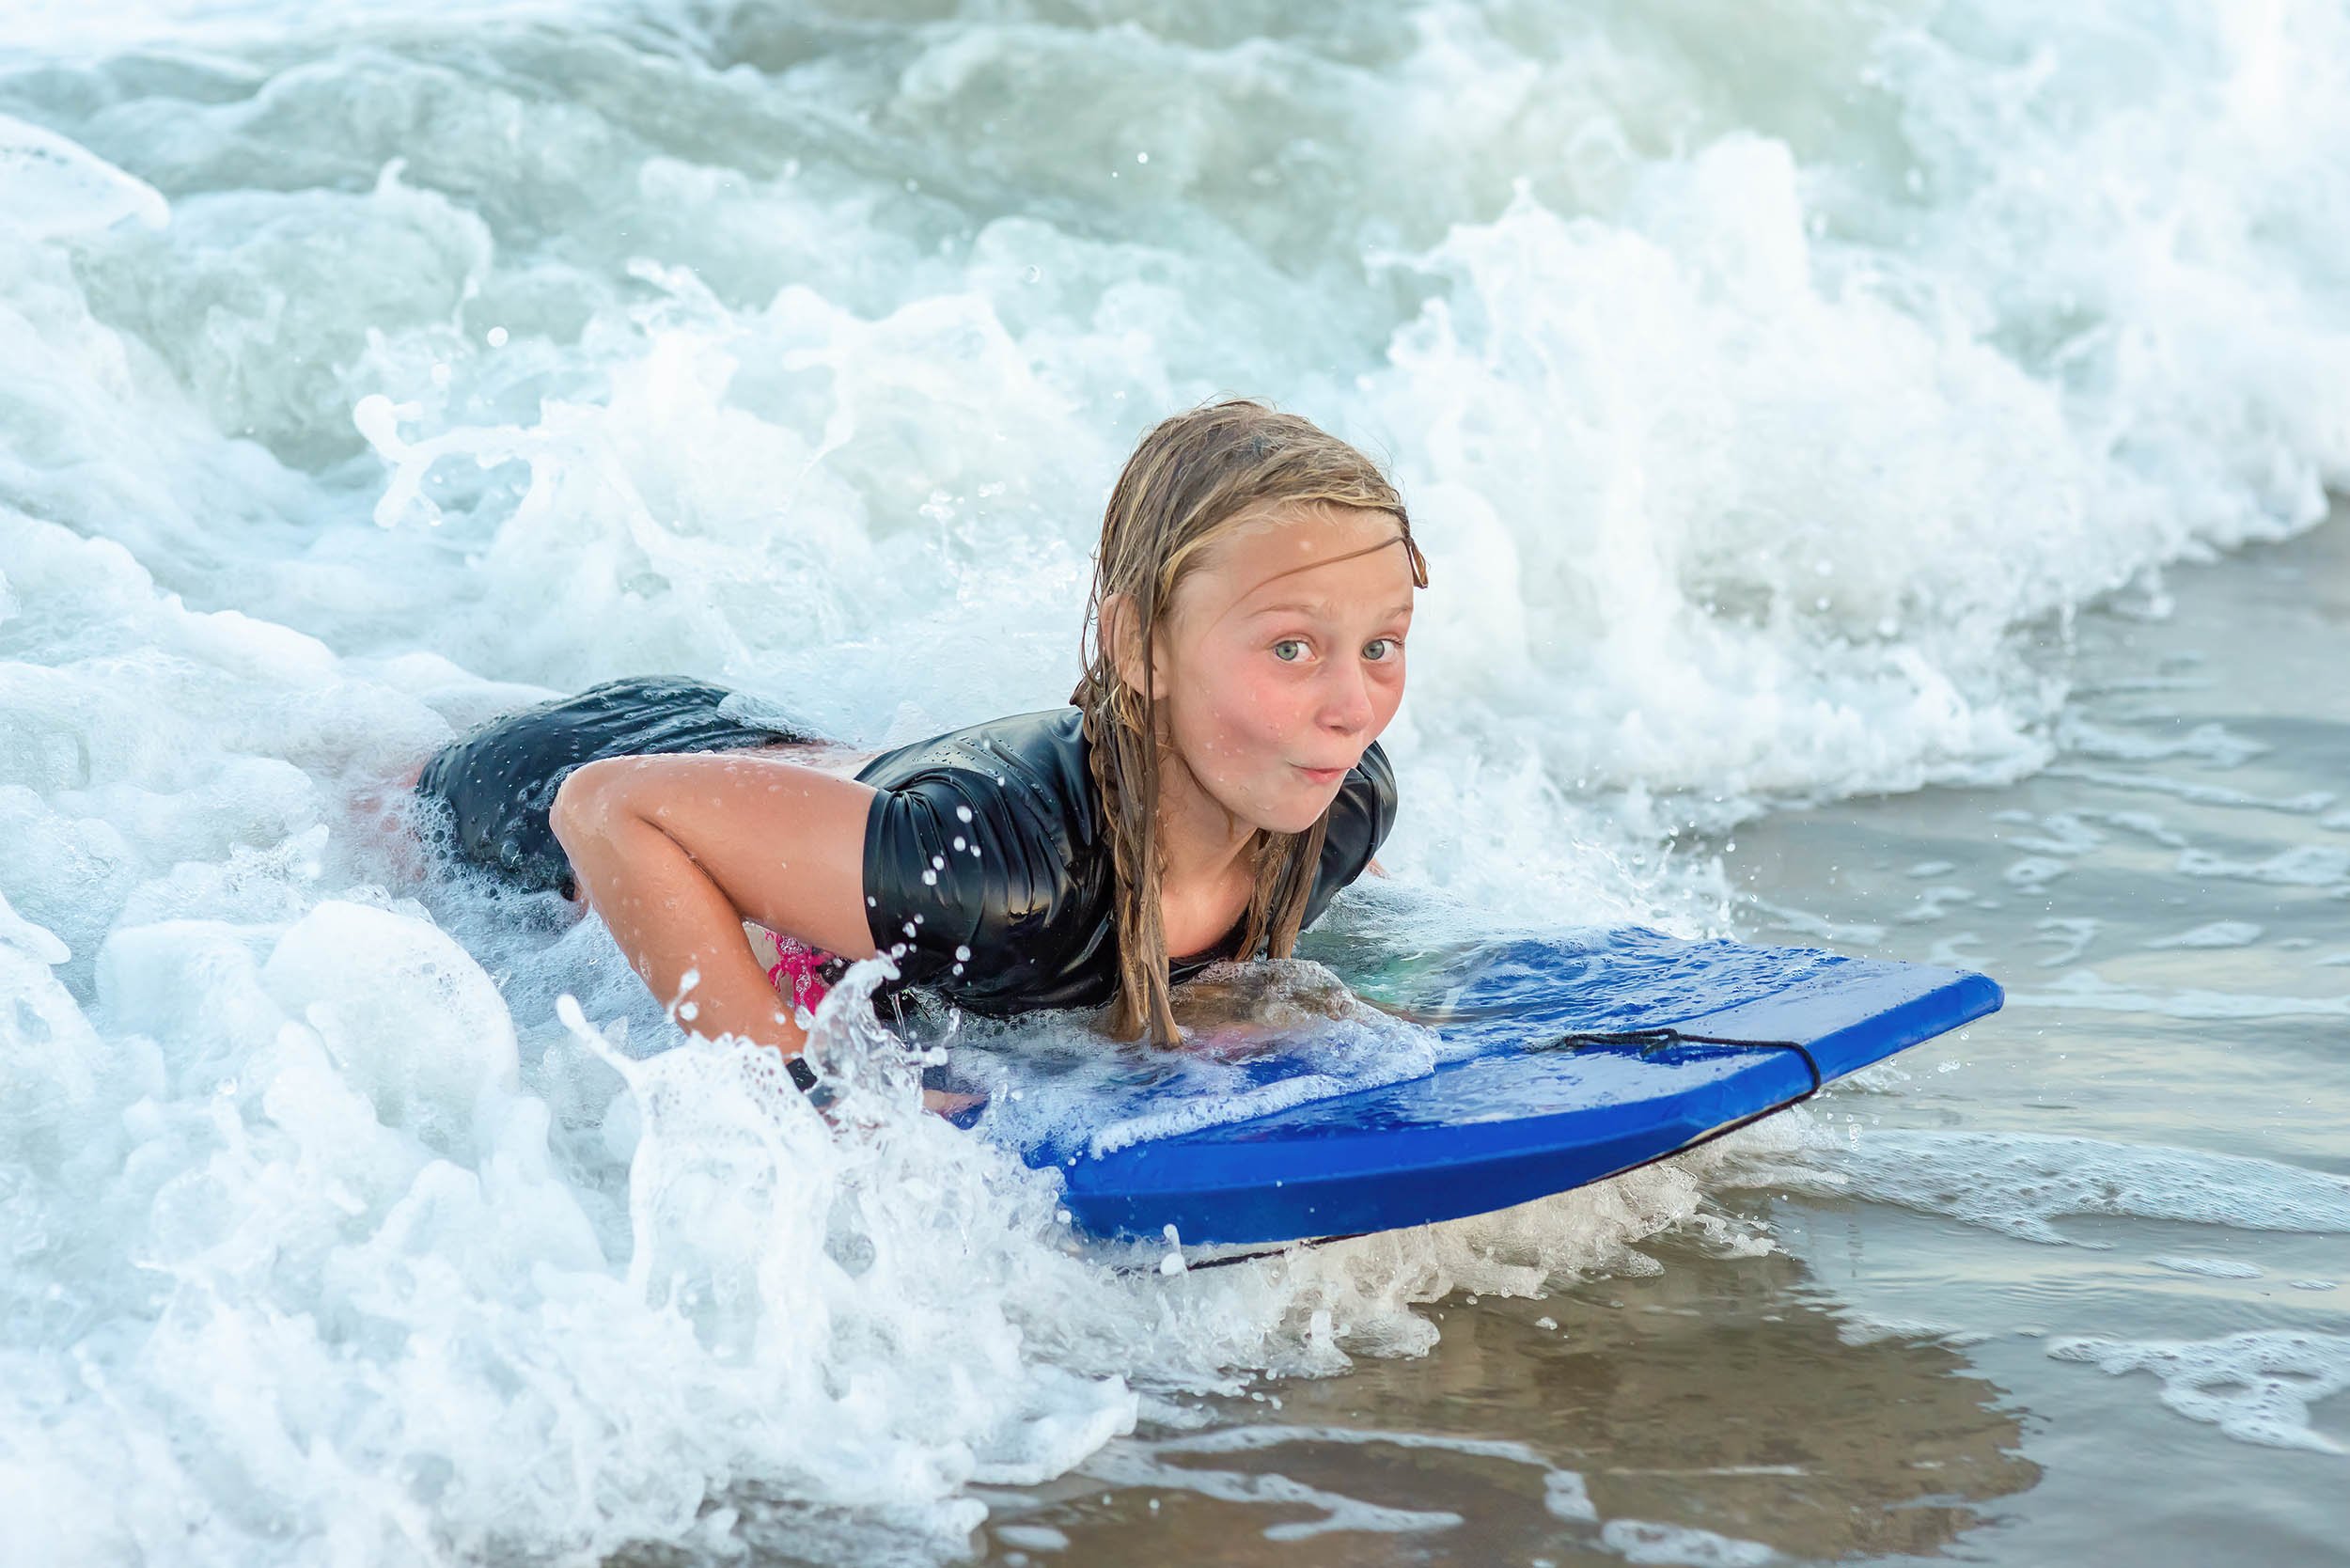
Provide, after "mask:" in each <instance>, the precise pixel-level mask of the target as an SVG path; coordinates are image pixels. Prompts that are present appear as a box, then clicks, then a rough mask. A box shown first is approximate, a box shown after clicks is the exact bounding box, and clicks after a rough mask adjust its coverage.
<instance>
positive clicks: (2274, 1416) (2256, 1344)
mask: <svg viewBox="0 0 2350 1568" xmlns="http://www.w3.org/2000/svg"><path fill="white" fill-rule="evenodd" d="M2048 1354H2049V1355H2050V1356H2055V1357H2056V1358H2057V1359H2058V1360H2060V1361H2086V1362H2088V1363H2089V1364H2090V1365H2092V1366H2094V1367H2097V1368H2100V1369H2101V1370H2103V1371H2105V1372H2108V1373H2111V1374H2112V1375H2114V1376H2116V1377H2120V1376H2123V1375H2124V1374H2126V1373H2129V1372H2152V1373H2154V1376H2156V1377H2157V1378H2160V1379H2161V1380H2162V1403H2164V1404H2166V1405H2168V1406H2170V1408H2171V1409H2173V1410H2175V1411H2177V1412H2178V1413H2179V1414H2180V1415H2182V1416H2185V1417H2186V1418H2187V1419H2189V1420H2195V1421H2204V1422H2208V1423H2209V1424H2211V1425H2213V1426H2216V1427H2217V1428H2218V1429H2219V1430H2220V1431H2221V1432H2223V1433H2225V1434H2226V1435H2228V1436H2231V1437H2233V1438H2235V1439H2236V1440H2237V1441H2238V1442H2244V1443H2258V1444H2261V1445H2262V1446H2264V1447H2266V1448H2277V1449H2311V1450H2316V1451H2317V1452H2319V1453H2344V1452H2350V1448H2345V1447H2344V1446H2343V1444H2342V1441H2341V1439H2339V1438H2336V1437H2334V1436H2332V1435H2328V1434H2326V1433H2325V1432H2321V1431H2319V1430H2318V1429H2317V1428H2316V1427H2314V1426H2313V1425H2311V1421H2310V1406H2311V1405H2313V1404H2315V1403H2318V1402H2319V1401H2321V1400H2324V1399H2326V1398H2327V1397H2329V1396H2331V1395H2334V1394H2338V1393H2340V1392H2342V1390H2343V1389H2344V1388H2350V1338H2346V1337H2344V1336H2342V1335H2339V1334H2316V1333H2303V1332H2297V1331H2295V1330H2291V1329H2280V1328H2268V1329H2256V1330H2253V1331H2251V1332H2248V1333H2243V1334H2230V1335H2227V1336H2225V1337H2224V1338H2221V1339H2217V1340H2186V1341H2166V1340H2098V1339H2071V1340H2057V1341H2052V1342H2051V1343H2050V1344H2049V1346H2048Z"/></svg>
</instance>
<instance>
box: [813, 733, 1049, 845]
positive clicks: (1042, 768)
mask: <svg viewBox="0 0 2350 1568" xmlns="http://www.w3.org/2000/svg"><path fill="white" fill-rule="evenodd" d="M1084 717H1085V715H1084V713H1082V711H1081V710H1079V709H1077V708H1074V707H1065V708H1046V709H1042V710H1040V711H1039V712H1036V713H1013V714H1011V715H1009V716H1008V717H1004V718H997V719H989V720H987V721H985V722H984V723H981V724H974V725H968V726H966V727H964V729H950V730H948V732H947V733H945V734H943V735H933V736H932V737H930V738H929V739H928V740H922V741H916V742H914V743H913V744H911V745H901V746H899V747H898V748H897V749H895V750H893V751H885V752H883V753H882V754H881V755H879V756H877V757H875V758H874V759H873V760H870V761H869V762H867V763H866V764H865V765H864V766H863V767H862V768H860V769H858V770H857V775H856V776H857V779H858V781H859V782H860V783H864V784H870V785H871V786H872V787H873V788H874V789H876V790H880V791H883V792H901V791H905V790H908V789H915V788H919V787H921V786H924V785H926V784H928V785H932V786H941V787H943V790H942V791H938V792H943V793H945V794H948V795H955V796H962V797H965V798H964V799H962V800H961V802H960V803H961V804H964V805H974V801H973V799H971V798H969V797H977V796H989V795H1008V796H1010V797H1011V799H1012V800H1013V802H1014V803H1015V804H1016V805H1017V806H1018V807H1019V808H1025V809H1026V810H1027V811H1029V812H1033V813H1035V814H1036V815H1037V816H1038V817H1039V819H1040V820H1041V822H1042V823H1053V824H1058V825H1059V826H1060V827H1061V828H1062V830H1063V831H1064V832H1067V833H1069V834H1070V835H1071V837H1072V839H1073V841H1078V842H1090V841H1091V839H1092V838H1093V832H1092V816H1093V811H1092V799H1093V776H1092V774H1091V772H1090V770H1089V767H1088V765H1087V761H1086V745H1087V743H1086V738H1085V725H1084Z"/></svg>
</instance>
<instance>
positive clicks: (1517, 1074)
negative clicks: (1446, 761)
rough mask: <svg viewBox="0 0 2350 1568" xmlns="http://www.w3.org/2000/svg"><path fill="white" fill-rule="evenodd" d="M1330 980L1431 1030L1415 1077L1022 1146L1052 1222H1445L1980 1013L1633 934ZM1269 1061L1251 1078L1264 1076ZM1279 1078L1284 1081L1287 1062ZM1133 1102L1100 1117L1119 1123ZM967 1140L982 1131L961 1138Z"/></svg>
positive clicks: (1275, 1234)
mask: <svg viewBox="0 0 2350 1568" xmlns="http://www.w3.org/2000/svg"><path fill="white" fill-rule="evenodd" d="M1393 970H1394V971H1395V972H1390V973H1388V974H1387V975H1384V976H1382V975H1374V976H1371V977H1368V978H1363V979H1357V978H1355V977H1353V976H1350V977H1349V980H1350V982H1351V983H1353V984H1354V985H1355V989H1356V990H1357V991H1358V992H1360V993H1361V994H1362V995H1363V996H1366V997H1369V998H1371V999H1373V1000H1375V1001H1380V1002H1385V1003H1387V1004H1388V1005H1389V1006H1393V1007H1399V1008H1403V1009H1408V1010H1410V1011H1412V1012H1413V1013H1416V1014H1417V1015H1418V1016H1420V1017H1422V1018H1425V1019H1428V1020H1431V1021H1433V1024H1434V1027H1435V1028H1436V1030H1437V1033H1438V1034H1439V1035H1440V1036H1441V1038H1442V1040H1443V1043H1444V1051H1443V1053H1442V1055H1441V1056H1440V1058H1439V1059H1438V1060H1437V1062H1436V1065H1435V1067H1434V1071H1433V1072H1430V1073H1427V1074H1424V1075H1421V1076H1418V1077H1413V1078H1410V1079H1407V1080H1405V1081H1403V1082H1400V1083H1389V1084H1386V1085H1384V1086H1382V1087H1377V1088H1371V1089H1366V1090H1359V1091H1355V1092H1348V1093H1340V1094H1336V1095H1334V1096H1331V1097H1327V1098H1321V1099H1314V1100H1309V1101H1308V1102H1306V1103H1304V1104H1300V1105H1292V1106H1290V1107H1288V1108H1286V1109H1282V1110H1278V1111H1275V1112H1273V1113H1271V1114H1268V1115H1263V1116H1258V1117H1254V1118H1252V1119H1249V1120H1246V1121H1225V1122H1222V1123H1221V1124H1215V1125H1208V1126H1201V1127H1198V1128H1196V1129H1195V1130H1192V1131H1187V1132H1182V1133H1177V1134H1174V1135H1171V1136H1168V1137H1158V1138H1152V1139H1149V1140H1146V1141H1141V1142H1135V1143H1130V1144H1128V1145H1126V1146H1124V1147H1121V1148H1118V1149H1115V1150H1112V1151H1109V1152H1090V1151H1089V1149H1087V1148H1086V1147H1085V1146H1084V1144H1083V1143H1082V1142H1072V1141H1069V1140H1068V1138H1067V1137H1066V1135H1064V1137H1063V1138H1062V1139H1060V1140H1058V1141H1045V1142H1041V1143H1037V1144H1034V1145H1031V1146H1027V1147H1023V1148H1021V1149H1020V1151H1019V1152H1020V1153H1021V1155H1022V1157H1023V1158H1024V1159H1026V1161H1027V1162H1028V1163H1029V1164H1030V1165H1031V1166H1038V1167H1042V1166H1048V1165H1049V1166H1053V1167H1057V1168H1058V1169H1059V1170H1060V1172H1061V1175H1062V1178H1063V1180H1064V1182H1065V1183H1066V1188H1067V1196H1066V1200H1065V1201H1066V1204H1067V1207H1068V1209H1069V1211H1070V1214H1071V1216H1072V1218H1073V1222H1074V1223H1075V1224H1076V1225H1077V1226H1078V1227H1080V1228H1081V1229H1083V1230H1085V1231H1089V1232H1090V1233H1092V1234H1094V1235H1096V1236H1100V1237H1105V1238H1133V1239H1151V1240H1158V1239H1160V1238H1163V1237H1164V1236H1165V1234H1166V1227H1167V1226H1170V1225H1171V1226H1173V1227H1174V1228H1175V1231H1176V1234H1177V1235H1178V1237H1180V1239H1181V1240H1182V1242H1183V1244H1184V1245H1185V1246H1186V1247H1189V1246H1192V1245H1199V1246H1211V1247H1212V1246H1223V1245H1237V1244H1265V1243H1277V1242H1287V1241H1294V1240H1308V1239H1314V1238H1322V1237H1331V1236H1342V1235H1355V1234H1359V1233H1362V1232H1365V1231H1387V1230H1395V1229H1398V1228H1401V1227H1405V1226H1413V1225H1425V1224H1430V1223H1433V1222H1434V1221H1438V1220H1447V1219H1457V1218H1460V1217H1462V1216H1463V1215H1475V1214H1483V1213H1486V1212H1489V1211H1491V1210H1495V1209H1501V1208H1507V1207H1509V1206H1511V1205H1512V1204H1516V1203H1523V1202H1526V1201H1528V1200H1532V1199H1536V1198H1542V1197H1544V1196H1547V1195H1549V1194H1552V1193H1557V1192H1563V1191H1565V1190H1567V1189H1568V1188H1571V1187H1576V1186H1581V1185H1583V1184H1586V1183H1590V1182H1596V1181H1599V1180H1601V1179H1602V1178H1604V1177H1607V1176H1613V1175H1616V1174H1618V1173H1619V1172H1622V1171H1625V1170H1629V1169H1632V1168H1635V1167H1637V1166H1641V1165H1646V1164H1648V1163H1650V1162H1651V1161H1653V1160H1657V1159H1661V1158H1663V1157H1664V1156H1666V1155H1668V1154H1670V1153H1673V1152H1676V1151H1679V1150H1683V1149H1686V1148H1689V1147H1690V1146H1692V1145H1694V1144H1698V1143H1701V1142H1703V1141H1705V1140H1706V1139H1707V1138H1710V1137H1716V1135H1718V1134H1721V1133H1723V1132H1727V1131H1729V1130H1730V1129H1731V1128H1733V1127H1737V1126H1740V1125H1743V1124H1744V1123H1746V1122H1748V1121H1754V1120H1755V1119H1756V1118H1758V1117H1761V1116H1765V1115H1768V1114H1769V1113H1771V1112H1773V1111H1776V1110H1780V1109H1783V1108H1785V1107H1786V1106H1788V1105H1793V1104H1794V1102H1796V1101H1798V1100H1801V1099H1803V1098H1805V1097H1806V1096H1808V1095H1810V1093H1812V1092H1813V1091H1814V1090H1816V1089H1818V1088H1819V1087H1820V1085H1821V1084H1823V1083H1825V1082H1828V1081H1831V1080H1833V1079H1835V1078H1839V1077H1841V1076H1843V1075H1844V1074H1848V1073H1851V1072H1854V1071H1856V1070H1857V1069H1859V1068H1862V1067H1866V1066H1868V1065H1869V1064H1870V1063H1872V1062H1875V1061H1880V1060H1882V1059H1884V1058H1887V1057H1888V1056H1891V1055H1892V1054H1893V1053H1894V1052H1896V1051H1899V1050H1902V1049H1903V1048H1904V1047H1906V1046H1910V1045H1914V1044H1917V1043H1919V1042H1920V1041H1923V1040H1929V1039H1932V1038H1933V1037H1934V1036H1935V1035H1938V1034H1941V1033H1943V1032H1944V1031H1946V1030H1949V1029H1953V1028H1956V1027H1959V1026H1960V1025H1962V1024H1966V1023H1967V1022H1969V1021H1970V1020H1972V1019H1976V1018H1980V1017H1982V1015H1983V1014H1985V1013H1988V1012H1991V1011H1995V1010H1996V1009H1998V1006H1999V1004H2000V1001H2001V999H2002V997H2001V993H2000V990H1999V987H1998V984H1997V983H1995V982H1994V981H1993V980H1990V979H1989V978H1988V977H1986V976H1983V975H1979V974H1973V973H1970V972H1968V971H1966V970H1961V969H1942V968H1931V967H1927V966H1924V965H1920V964H1897V963H1890V962H1885V961H1880V960H1871V959H1858V958H1846V957H1843V956H1841V955H1839V954H1835V953H1827V952H1822V951H1819V950H1816V949H1800V948H1757V947H1749V946H1747V945H1745V944H1743V943H1735V942H1721V941H1713V942H1690V941H1684V940H1680V939H1677V938H1673V937H1669V936H1665V935H1663V934H1661V933H1655V932H1652V931H1645V930H1640V929H1637V928H1631V929H1624V930H1619V931H1612V932H1607V933H1601V934H1599V935H1595V936H1590V937H1582V938H1574V939H1560V938H1552V939H1531V938H1529V939H1524V940H1512V941H1507V942H1493V943H1485V944H1481V945H1478V946H1475V947H1473V948H1470V949H1466V950H1465V951H1461V952H1457V953H1454V954H1451V955H1446V956H1439V957H1438V958H1437V959H1436V960H1435V961H1434V962H1433V963H1422V964H1418V965H1413V964H1402V965H1396V966H1393ZM1284 1067H1285V1058H1283V1056H1282V1054H1281V1053H1280V1052H1279V1051H1278V1050H1275V1051H1273V1052H1271V1053H1269V1054H1268V1055H1267V1056H1266V1057H1265V1058H1263V1059H1262V1060H1261V1061H1259V1062H1256V1063H1254V1064H1252V1066H1251V1069H1250V1072H1249V1077H1250V1079H1251V1080H1252V1081H1253V1082H1256V1083H1264V1082H1268V1081H1274V1080H1277V1079H1278V1078H1279V1076H1280V1075H1281V1074H1282V1072H1283V1070H1284ZM1298 1071H1304V1069H1303V1068H1302V1067H1301V1068H1299V1069H1298ZM1172 1091H1173V1090H1152V1089H1151V1088H1149V1087H1145V1088H1143V1089H1142V1090H1139V1091H1138V1094H1137V1095H1136V1096H1132V1097H1130V1099H1129V1103H1128V1104H1126V1105H1122V1106H1118V1107H1111V1108H1112V1109H1115V1110H1122V1111H1126V1112H1131V1111H1132V1110H1134V1109H1135V1108H1136V1101H1137V1100H1139V1101H1144V1102H1147V1101H1148V1100H1149V1099H1150V1097H1151V1096H1152V1094H1153V1093H1154V1092H1156V1093H1161V1094H1162V1102H1161V1103H1160V1104H1159V1105H1156V1106H1155V1107H1153V1108H1158V1109H1165V1108H1167V1106H1166V1105H1165V1104H1164V1101H1163V1094H1164V1093H1165V1092H1172ZM981 1130H982V1132H983V1133H984V1132H985V1131H986V1127H985V1124H984V1123H983V1124H982V1129H981Z"/></svg>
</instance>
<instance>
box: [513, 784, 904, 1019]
mask: <svg viewBox="0 0 2350 1568" xmlns="http://www.w3.org/2000/svg"><path fill="white" fill-rule="evenodd" d="M873 797H874V792H873V790H872V789H871V788H870V787H869V786H867V785H864V784H859V783H857V782H856V781H855V780H854V779H847V778H838V777H835V776H832V775H830V774H825V773H820V772H818V771H816V770H815V769H813V768H808V767H805V766H802V765H801V764H799V763H796V762H790V761H785V760H782V759H780V758H776V757H773V756H762V755H760V754H758V753H755V752H740V751H736V752H715V753H693V754H687V755H682V756H659V757H615V758H609V759H605V760H599V761H593V762H589V763H587V764H586V765H585V766H583V767H581V768H579V769H578V770H576V771H575V772H573V773H572V775H571V776H569V777H567V778H566V779H564V781H563V785H562V788H561V789H560V790H558V791H557V792H556V797H555V809H554V812H553V817H552V821H553V824H554V827H555V836H556V839H558V840H559V841H560V842H561V843H562V845H563V849H564V853H565V854H566V855H569V856H570V857H571V862H572V874H573V875H574V876H575V877H576V878H577V879H578V882H579V886H580V889H581V891H582V893H583V894H584V895H585V896H586V898H587V902H588V904H589V906H590V907H592V908H593V909H594V910H595V912H596V913H597V914H599V915H601V916H603V922H604V924H605V925H606V926H608V927H610V928H611V932H612V936H613V940H614V941H615V942H617V943H618V944H619V949H620V951H622V952H623V953H625V954H627V955H628V961H629V964H630V965H631V966H632V967H633V968H635V971H636V974H637V977H638V978H639V979H641V980H643V981H644V982H645V985H646V987H647V989H649V990H650V991H651V992H652V994H653V995H654V996H657V997H659V998H660V999H661V1000H662V1001H663V1002H665V1003H667V1002H673V1001H675V1000H676V999H677V997H678V996H679V993H680V992H681V991H682V990H683V989H684V979H685V976H686V975H688V974H689V973H690V974H695V975H697V977H698V979H697V981H696V983H695V984H694V986H693V988H692V990H691V991H690V992H688V993H687V994H686V996H685V1003H686V1005H687V1006H690V1008H691V1009H692V1011H691V1013H690V1015H689V1014H688V1013H687V1012H686V1011H685V1009H684V1008H680V1009H679V1011H678V1018H679V1022H680V1023H682V1024H683V1025H684V1026H685V1027H686V1028H687V1029H689V1030H690V1031H691V1032H693V1033H695V1034H697V1035H701V1036H704V1037H705V1038H712V1039H714V1038H716V1037H717V1036H719V1035H721V1034H735V1035H741V1036H744V1037H745V1038H747V1039H749V1040H752V1041H754V1042H756V1043H759V1044H762V1045H771V1046H773V1047H775V1048H776V1050H778V1051H780V1052H781V1053H783V1055H785V1056H787V1057H796V1056H798V1055H799V1054H800V1052H801V1050H802V1049H803V1048H804V1047H805V1046H806V1045H807V1032H806V1031H805V1030H803V1029H802V1028H801V1027H799V1026H798V1025H797V1024H796V1023H794V1022H793V1021H792V1018H791V1008H790V1007H789V1006H788V1005H786V1004H784V1003H783V1002H782V1000H781V999H780V998H779V997H778V996H776V991H775V987H774V986H773V985H771V984H770V983H769V982H768V980H767V975H766V971H765V970H764V969H763V968H761V967H760V964H759V961H758V959H757V958H756V957H755V956H754V955H753V954H752V951H751V946H750V942H749V941H748V939H747V938H746V937H745V936H744V930H743V922H744V921H745V920H752V921H756V922H757V923H759V924H760V925H762V926H766V927H768V928H770V929H771V930H775V931H780V932H783V933H788V934H790V935H792V936H796V937H798V938H799V939H800V940H801V941H803V942H806V943H807V944H808V945H809V946H811V947H816V948H822V949H825V950H827V951H829V952H835V953H838V954H839V955H841V956H842V957H843V958H852V959H854V958H870V957H871V956H872V955H873V950H874V949H873V939H872V935H871V933H870V928H869V927H868V925H867V923H866V918H865V913H866V911H865V818H866V813H867V812H868V811H869V810H870V808H871V806H872V802H873Z"/></svg>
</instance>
